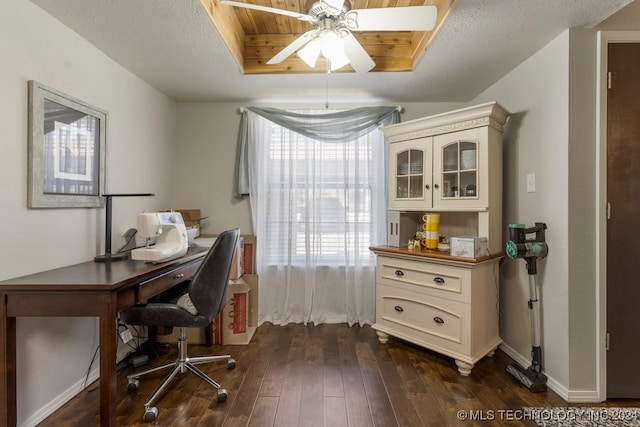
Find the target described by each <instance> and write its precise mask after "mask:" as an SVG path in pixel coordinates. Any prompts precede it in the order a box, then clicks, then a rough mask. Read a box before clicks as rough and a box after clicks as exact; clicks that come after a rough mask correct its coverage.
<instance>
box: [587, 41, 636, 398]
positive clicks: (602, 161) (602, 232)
mask: <svg viewBox="0 0 640 427" xmlns="http://www.w3.org/2000/svg"><path fill="white" fill-rule="evenodd" d="M610 43H640V31H598V37H597V56H596V57H597V69H596V204H597V205H596V248H597V249H596V332H597V336H596V347H597V348H596V369H597V373H596V392H597V394H598V399H599V401H601V402H602V401H605V400H606V399H607V349H606V335H607V64H608V60H609V55H608V46H609V44H610Z"/></svg>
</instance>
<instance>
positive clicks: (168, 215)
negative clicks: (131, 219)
mask: <svg viewBox="0 0 640 427" xmlns="http://www.w3.org/2000/svg"><path fill="white" fill-rule="evenodd" d="M137 226H138V236H140V237H144V238H145V239H146V246H145V247H143V248H138V249H134V250H132V251H131V259H135V260H142V261H149V262H161V261H167V260H170V259H174V258H179V257H181V256H183V255H184V254H185V253H187V249H189V244H188V240H187V228H186V227H185V225H184V220H183V219H182V215H181V214H180V213H179V212H150V213H147V212H145V213H140V214H138V217H137ZM154 241H155V243H153V242H154Z"/></svg>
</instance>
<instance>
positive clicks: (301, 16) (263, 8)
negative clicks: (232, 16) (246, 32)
mask: <svg viewBox="0 0 640 427" xmlns="http://www.w3.org/2000/svg"><path fill="white" fill-rule="evenodd" d="M220 3H221V4H224V5H227V6H235V7H243V8H245V9H254V10H259V11H261V12H269V13H277V14H279V15H286V16H291V17H293V18H296V19H299V20H300V21H309V22H312V21H313V18H312V17H311V16H309V15H307V14H305V13H298V12H292V11H290V10H285V9H276V8H275V7H268V6H260V5H259V4H251V3H243V2H240V1H234V0H221V1H220Z"/></svg>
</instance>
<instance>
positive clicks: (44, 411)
mask: <svg viewBox="0 0 640 427" xmlns="http://www.w3.org/2000/svg"><path fill="white" fill-rule="evenodd" d="M118 350H119V351H118V354H117V356H116V360H117V361H118V363H119V362H121V361H122V360H124V358H125V357H127V355H128V354H129V352H130V351H131V349H130V348H128V347H124V346H122V348H120V349H118ZM96 361H97V363H96V365H97V366H96V367H95V368H94V369H92V370H91V371H90V372H89V376H88V377H87V380H86V385H87V386H88V385H89V384H91V383H92V382H94V381H96V380H97V379H98V378H100V360H99V359H96ZM84 387H85V378H84V377H83V378H81V379H80V380H78V381H77V382H76V383H75V384H73V385H72V386H71V387H69V388H68V389H66V390H65V391H63V392H62V393H61V394H59V395H58V396H56V397H55V398H54V399H53V400H51V401H50V402H49V403H47V404H46V405H44V406H43V407H42V408H40V409H38V410H37V411H36V412H34V413H33V414H31V416H30V417H29V418H27V419H26V420H24V421H23V422H22V423H20V424H19V425H18V427H35V426H37V425H38V424H40V423H41V422H42V421H44V420H45V419H47V417H49V416H50V415H51V414H53V413H54V412H56V411H57V410H58V409H60V408H62V407H63V406H64V405H65V404H66V403H67V402H69V401H70V400H71V399H73V398H74V397H76V396H77V395H78V394H79V393H81V392H82V391H83V390H84Z"/></svg>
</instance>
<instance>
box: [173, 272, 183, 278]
mask: <svg viewBox="0 0 640 427" xmlns="http://www.w3.org/2000/svg"><path fill="white" fill-rule="evenodd" d="M174 277H175V278H176V279H184V274H183V273H178V274H176V275H175V276H174Z"/></svg>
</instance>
